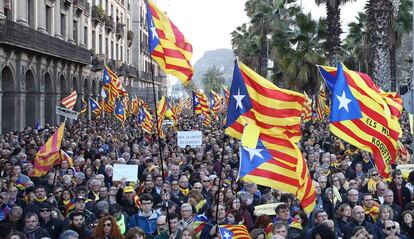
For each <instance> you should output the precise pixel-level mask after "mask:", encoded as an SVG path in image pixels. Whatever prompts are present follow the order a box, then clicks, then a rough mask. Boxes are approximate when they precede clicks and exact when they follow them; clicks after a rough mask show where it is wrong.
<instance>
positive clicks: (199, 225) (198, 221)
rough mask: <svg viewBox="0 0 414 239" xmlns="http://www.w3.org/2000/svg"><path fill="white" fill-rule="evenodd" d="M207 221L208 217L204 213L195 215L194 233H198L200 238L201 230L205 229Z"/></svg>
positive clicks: (197, 236)
mask: <svg viewBox="0 0 414 239" xmlns="http://www.w3.org/2000/svg"><path fill="white" fill-rule="evenodd" d="M207 222H208V219H207V217H206V215H205V214H204V213H203V214H199V215H196V216H195V218H194V223H193V230H194V233H195V234H196V238H200V236H201V232H202V231H203V229H204V227H205V226H206V224H207Z"/></svg>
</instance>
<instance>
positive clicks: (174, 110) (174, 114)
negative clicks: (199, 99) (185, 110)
mask: <svg viewBox="0 0 414 239" xmlns="http://www.w3.org/2000/svg"><path fill="white" fill-rule="evenodd" d="M171 112H172V114H171V118H172V120H173V122H174V127H176V126H177V121H178V114H179V104H176V105H173V106H172V107H171Z"/></svg>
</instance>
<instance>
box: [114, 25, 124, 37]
mask: <svg viewBox="0 0 414 239" xmlns="http://www.w3.org/2000/svg"><path fill="white" fill-rule="evenodd" d="M116 36H117V37H118V38H121V37H124V24H122V23H120V22H117V23H116Z"/></svg>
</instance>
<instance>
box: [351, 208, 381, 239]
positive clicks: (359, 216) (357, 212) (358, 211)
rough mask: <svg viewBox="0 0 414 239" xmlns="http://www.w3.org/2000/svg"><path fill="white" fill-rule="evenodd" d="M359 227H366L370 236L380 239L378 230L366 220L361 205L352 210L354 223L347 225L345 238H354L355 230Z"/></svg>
mask: <svg viewBox="0 0 414 239" xmlns="http://www.w3.org/2000/svg"><path fill="white" fill-rule="evenodd" d="M357 226H362V227H364V228H365V229H366V230H367V232H368V233H369V234H371V235H373V237H374V239H379V238H378V235H377V231H376V228H375V227H374V225H372V224H371V223H369V222H367V221H366V220H365V212H364V209H363V208H362V207H361V206H359V205H356V206H355V207H354V208H352V221H351V222H349V223H348V224H346V226H345V228H344V231H343V234H344V237H343V238H344V239H350V238H351V237H352V231H353V229H354V228H355V227H357Z"/></svg>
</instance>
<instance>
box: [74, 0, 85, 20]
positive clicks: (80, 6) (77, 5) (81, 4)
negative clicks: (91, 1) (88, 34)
mask: <svg viewBox="0 0 414 239" xmlns="http://www.w3.org/2000/svg"><path fill="white" fill-rule="evenodd" d="M84 10H85V0H73V11H74V12H75V13H76V15H77V16H80V15H81V14H82V12H83V11H84Z"/></svg>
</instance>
